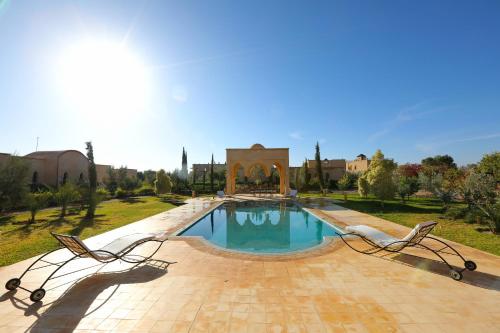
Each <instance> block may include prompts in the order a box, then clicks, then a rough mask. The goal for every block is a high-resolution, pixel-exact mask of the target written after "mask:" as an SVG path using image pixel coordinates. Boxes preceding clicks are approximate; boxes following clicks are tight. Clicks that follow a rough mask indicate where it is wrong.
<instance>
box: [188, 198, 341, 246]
mask: <svg viewBox="0 0 500 333" xmlns="http://www.w3.org/2000/svg"><path fill="white" fill-rule="evenodd" d="M335 231H337V232H338V231H339V230H338V229H335V227H334V226H332V225H330V224H328V223H326V222H323V221H321V220H320V219H318V218H316V217H315V216H314V215H312V214H310V213H308V212H307V211H305V210H303V209H302V208H300V207H299V206H297V205H295V204H293V203H290V202H285V201H283V202H262V201H245V202H228V203H224V204H223V205H221V206H219V207H217V208H216V209H215V210H213V211H211V212H210V213H208V214H207V215H205V216H204V217H203V218H201V219H200V220H198V221H197V222H195V223H194V224H192V225H191V226H190V227H189V228H188V229H186V230H184V231H182V232H181V233H180V234H179V236H201V237H203V238H205V239H206V240H208V241H209V242H211V243H213V244H215V245H217V246H220V247H223V248H226V249H230V250H236V251H242V252H251V253H286V252H292V251H300V250H304V249H307V248H310V247H313V246H316V245H319V244H321V243H322V242H323V240H324V237H325V236H332V237H335V236H336V234H335Z"/></svg>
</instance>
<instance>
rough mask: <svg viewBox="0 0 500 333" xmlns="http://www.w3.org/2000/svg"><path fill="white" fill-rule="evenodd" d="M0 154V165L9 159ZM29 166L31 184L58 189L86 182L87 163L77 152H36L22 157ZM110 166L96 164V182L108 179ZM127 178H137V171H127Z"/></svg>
mask: <svg viewBox="0 0 500 333" xmlns="http://www.w3.org/2000/svg"><path fill="white" fill-rule="evenodd" d="M10 157H11V155H10V154H5V153H0V163H3V162H4V161H5V160H7V159H8V158H10ZM22 159H23V160H25V161H27V162H28V164H29V166H30V182H31V184H43V185H47V186H51V187H58V186H59V185H61V184H64V183H66V182H68V181H69V182H73V183H78V182H82V181H87V180H88V168H89V161H88V159H87V157H86V156H85V155H84V154H82V153H81V152H80V151H78V150H58V151H37V152H33V153H30V154H28V155H25V156H22ZM109 168H111V165H102V164H96V171H97V181H98V182H99V183H102V182H103V181H104V180H105V179H106V178H107V177H108V174H109V172H108V169H109ZM127 175H128V176H129V177H137V170H135V169H127Z"/></svg>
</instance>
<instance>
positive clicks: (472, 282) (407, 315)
mask: <svg viewBox="0 0 500 333" xmlns="http://www.w3.org/2000/svg"><path fill="white" fill-rule="evenodd" d="M218 204H220V201H219V200H211V199H208V198H205V199H203V198H202V199H193V200H189V201H188V203H187V204H186V205H184V206H180V207H178V208H175V209H172V210H169V211H167V212H164V213H160V214H158V215H155V216H152V217H149V218H146V219H144V220H141V221H139V222H136V223H132V224H129V225H127V226H124V227H122V228H119V229H115V230H112V231H110V232H107V233H104V234H101V235H98V236H95V237H92V238H90V239H88V240H86V242H88V243H89V244H90V245H91V246H92V247H97V246H100V245H103V244H106V243H108V242H109V241H111V240H113V239H115V238H116V237H118V236H122V235H126V234H129V233H132V232H151V231H160V230H162V231H164V230H167V231H169V232H174V231H176V230H178V229H180V228H182V227H183V226H186V225H188V224H190V223H191V222H192V221H193V220H196V219H198V218H200V217H201V216H203V215H204V214H205V213H206V212H208V211H209V210H211V209H213V207H214V206H215V205H218ZM311 209H312V211H313V212H314V213H315V214H317V215H319V216H320V217H322V218H323V219H325V220H327V221H328V222H331V223H334V224H336V225H338V226H340V227H343V226H345V225H353V224H366V225H371V226H375V227H377V228H379V229H380V230H383V231H385V232H387V233H389V234H391V235H394V236H402V235H405V234H406V233H408V231H409V229H408V228H406V227H403V226H400V225H397V224H395V223H392V222H389V221H385V220H382V219H379V218H376V217H373V216H369V215H366V214H362V213H359V212H355V211H352V210H348V209H344V208H342V207H340V206H337V205H335V204H333V203H329V204H327V205H322V206H321V207H317V206H315V205H313V206H312V207H311ZM354 244H355V245H356V244H357V245H359V246H362V244H359V243H354ZM453 245H456V247H457V249H458V250H459V251H461V252H462V253H463V254H465V256H466V257H468V258H470V259H472V260H474V261H475V262H476V263H477V264H478V270H477V271H474V272H468V271H465V272H464V279H463V280H462V281H460V282H457V281H454V280H452V279H451V278H449V277H448V269H447V268H446V267H445V266H444V265H442V264H441V263H439V262H437V261H436V260H435V258H433V257H432V256H430V255H429V254H428V253H424V252H422V251H420V250H414V251H412V252H411V253H410V252H408V253H409V254H404V255H403V254H397V255H391V256H381V255H379V256H368V255H363V254H359V253H356V252H354V251H353V250H351V249H349V248H348V247H347V246H345V245H344V244H343V243H342V242H341V241H340V240H338V239H337V240H333V241H329V242H327V244H326V245H324V246H322V247H320V248H318V249H315V250H313V251H308V252H304V253H302V254H294V255H288V256H267V257H259V256H255V255H244V254H234V253H229V252H226V251H221V250H220V249H216V248H214V247H212V246H210V245H209V244H207V243H206V242H204V241H202V240H200V239H197V238H180V237H179V238H178V237H173V238H172V240H169V241H167V242H166V243H165V244H164V245H163V247H162V248H161V249H160V251H159V252H158V253H157V254H156V255H155V256H154V260H151V261H150V262H148V263H147V264H143V265H139V266H135V267H134V266H132V265H130V264H123V263H121V264H120V263H112V264H108V265H106V266H98V267H93V266H94V264H95V262H93V261H91V260H89V259H81V260H78V261H76V262H74V263H72V264H70V265H68V267H67V268H65V271H66V272H68V271H75V270H78V269H83V270H81V271H79V272H76V273H74V274H70V275H65V276H63V277H61V278H59V279H56V280H52V281H50V282H49V283H48V284H47V285H46V287H45V289H47V295H46V296H45V298H44V299H43V301H42V302H38V303H32V302H31V301H30V300H29V294H28V293H27V292H25V291H23V290H17V291H11V292H7V291H6V290H5V291H4V292H0V331H1V332H9V333H14V332H71V331H76V332H95V331H107V332H129V331H130V332H249V333H250V332H471V331H477V332H479V331H480V332H481V333H485V332H499V331H500V324H499V323H500V311H499V310H498V309H500V278H499V276H500V257H497V256H494V255H491V254H488V253H485V252H482V251H479V250H476V249H472V248H470V247H467V246H464V245H460V244H455V243H453ZM142 250H143V251H147V250H148V248H147V247H144V248H143V249H142ZM66 257H67V253H66V251H64V250H61V251H58V252H55V253H54V254H53V259H54V260H56V261H57V260H58V259H64V258H66ZM32 261H33V259H29V260H25V261H23V262H19V263H16V264H14V265H11V266H6V267H1V268H0V280H1V281H2V283H4V281H7V280H8V279H9V278H11V277H14V276H17V275H19V274H20V272H22V271H23V270H24V269H25V268H26V267H27V265H28V264H29V263H30V262H32ZM167 262H176V263H174V264H168V263H167ZM452 262H453V263H454V264H456V265H457V266H459V265H460V262H459V261H456V260H453V261H452ZM46 274H47V271H46V270H45V269H40V270H37V271H34V272H33V273H32V274H31V276H27V277H26V279H25V280H23V285H26V286H27V287H28V288H36V287H37V285H38V284H39V283H40V282H41V281H43V277H44V276H46Z"/></svg>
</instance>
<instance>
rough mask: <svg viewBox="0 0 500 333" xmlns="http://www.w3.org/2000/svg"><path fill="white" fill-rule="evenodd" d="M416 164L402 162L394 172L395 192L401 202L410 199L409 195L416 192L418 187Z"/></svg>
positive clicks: (417, 168)
mask: <svg viewBox="0 0 500 333" xmlns="http://www.w3.org/2000/svg"><path fill="white" fill-rule="evenodd" d="M419 169H420V166H419V165H418V164H403V165H400V166H398V168H397V170H396V171H395V172H394V183H395V184H396V192H397V194H398V195H399V197H400V198H401V200H402V201H403V202H405V200H406V199H408V200H409V199H410V196H411V195H413V194H415V193H417V192H418V189H419V183H418V171H419Z"/></svg>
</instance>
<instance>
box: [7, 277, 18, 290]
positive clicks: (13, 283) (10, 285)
mask: <svg viewBox="0 0 500 333" xmlns="http://www.w3.org/2000/svg"><path fill="white" fill-rule="evenodd" d="M20 285H21V280H20V279H18V278H13V279H10V280H9V281H7V283H6V284H5V289H7V290H16V289H17V287H19V286H20Z"/></svg>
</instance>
